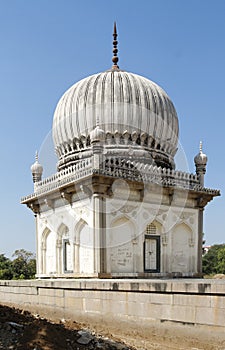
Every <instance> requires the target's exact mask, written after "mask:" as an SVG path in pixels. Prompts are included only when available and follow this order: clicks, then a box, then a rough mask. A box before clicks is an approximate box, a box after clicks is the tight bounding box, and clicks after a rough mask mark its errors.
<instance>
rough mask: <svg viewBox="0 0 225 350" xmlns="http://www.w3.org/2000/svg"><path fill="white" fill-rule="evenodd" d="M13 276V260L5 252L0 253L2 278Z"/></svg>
mask: <svg viewBox="0 0 225 350" xmlns="http://www.w3.org/2000/svg"><path fill="white" fill-rule="evenodd" d="M12 277H13V273H12V267H11V261H10V259H8V258H6V257H5V256H4V254H0V279H1V280H10V279H12Z"/></svg>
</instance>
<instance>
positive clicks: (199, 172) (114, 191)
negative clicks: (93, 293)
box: [21, 26, 219, 278]
mask: <svg viewBox="0 0 225 350" xmlns="http://www.w3.org/2000/svg"><path fill="white" fill-rule="evenodd" d="M113 37H114V40H113V59H112V61H113V65H112V67H111V68H110V69H109V70H107V71H104V72H101V73H97V74H94V75H91V76H89V77H87V78H85V79H83V80H81V81H78V82H77V83H75V84H74V85H73V86H72V87H70V88H69V89H68V90H67V91H66V92H65V93H64V95H63V96H62V97H61V99H60V100H59V102H58V105H57V107H56V110H55V114H54V118H53V126H52V134H53V141H54V146H55V152H56V154H57V157H58V163H57V172H56V173H55V174H53V175H52V176H50V177H47V178H44V179H42V173H43V167H42V165H40V164H39V161H38V156H36V161H35V163H34V164H33V165H32V167H31V171H32V175H33V182H34V192H33V193H32V194H30V195H28V196H26V197H24V198H22V200H21V202H22V203H23V204H26V205H27V206H28V207H29V208H30V209H32V211H33V212H34V214H35V218H36V242H37V277H39V278H42V277H43V278H49V277H60V278H61V277H109V278H113V277H121V278H122V277H134V278H138V277H142V278H145V277H146V278H147V277H151V278H152V277H197V276H201V271H202V270H201V259H202V232H203V211H204V208H205V206H206V205H207V203H208V202H209V201H211V200H212V199H213V197H215V196H218V195H219V191H218V190H213V189H208V188H205V187H204V175H205V172H206V164H207V156H206V155H205V154H204V153H203V151H202V145H201V144H200V150H199V153H198V155H197V156H196V157H195V158H194V161H195V165H196V174H191V173H188V172H183V171H180V170H177V169H176V165H175V161H174V156H175V154H176V151H177V145H178V132H179V126H178V117H177V113H176V110H175V108H174V105H173V103H172V101H171V99H170V98H169V97H168V95H167V94H166V92H165V91H164V90H163V89H162V88H161V87H159V86H158V85H157V84H155V83H154V82H152V81H151V80H149V79H147V78H144V77H142V76H139V75H137V74H133V73H129V72H126V71H124V70H122V69H120V68H119V66H118V49H117V31H116V26H114V33H113Z"/></svg>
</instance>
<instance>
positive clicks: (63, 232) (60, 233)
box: [57, 222, 69, 239]
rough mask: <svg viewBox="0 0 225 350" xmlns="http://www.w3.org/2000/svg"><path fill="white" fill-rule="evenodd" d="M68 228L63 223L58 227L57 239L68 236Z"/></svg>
mask: <svg viewBox="0 0 225 350" xmlns="http://www.w3.org/2000/svg"><path fill="white" fill-rule="evenodd" d="M68 233H69V228H68V226H67V225H65V224H64V223H63V222H62V223H61V224H60V225H59V227H58V229H57V238H58V239H62V237H63V236H68Z"/></svg>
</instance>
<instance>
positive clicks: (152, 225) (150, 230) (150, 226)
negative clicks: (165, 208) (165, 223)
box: [146, 224, 156, 235]
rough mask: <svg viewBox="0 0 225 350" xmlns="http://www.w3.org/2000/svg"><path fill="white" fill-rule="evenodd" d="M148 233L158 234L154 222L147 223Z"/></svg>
mask: <svg viewBox="0 0 225 350" xmlns="http://www.w3.org/2000/svg"><path fill="white" fill-rule="evenodd" d="M146 234H147V235H156V226H155V225H154V224H150V225H147V227H146Z"/></svg>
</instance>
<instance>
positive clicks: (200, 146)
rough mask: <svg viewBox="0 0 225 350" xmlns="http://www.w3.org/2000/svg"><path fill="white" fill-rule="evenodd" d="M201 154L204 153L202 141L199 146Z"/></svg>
mask: <svg viewBox="0 0 225 350" xmlns="http://www.w3.org/2000/svg"><path fill="white" fill-rule="evenodd" d="M199 153H202V141H200V144H199Z"/></svg>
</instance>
